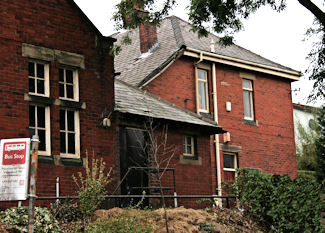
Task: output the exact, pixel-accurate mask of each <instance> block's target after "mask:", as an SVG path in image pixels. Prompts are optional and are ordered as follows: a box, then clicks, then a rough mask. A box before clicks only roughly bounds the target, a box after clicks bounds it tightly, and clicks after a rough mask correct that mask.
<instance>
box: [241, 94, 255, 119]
mask: <svg viewBox="0 0 325 233" xmlns="http://www.w3.org/2000/svg"><path fill="white" fill-rule="evenodd" d="M250 95H251V93H250V92H249V91H244V92H243V99H244V116H245V117H250V118H252V117H253V116H252V103H251V97H250Z"/></svg>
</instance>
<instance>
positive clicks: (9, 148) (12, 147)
mask: <svg viewBox="0 0 325 233" xmlns="http://www.w3.org/2000/svg"><path fill="white" fill-rule="evenodd" d="M5 150H6V151H12V150H25V144H9V145H6V146H5Z"/></svg>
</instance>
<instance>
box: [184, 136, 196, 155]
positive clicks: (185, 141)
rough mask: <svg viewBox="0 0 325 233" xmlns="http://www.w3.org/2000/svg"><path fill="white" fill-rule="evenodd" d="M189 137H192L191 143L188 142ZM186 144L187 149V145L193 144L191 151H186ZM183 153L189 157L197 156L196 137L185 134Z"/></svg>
mask: <svg viewBox="0 0 325 233" xmlns="http://www.w3.org/2000/svg"><path fill="white" fill-rule="evenodd" d="M188 138H191V144H190V145H189V144H188V143H187V139H188ZM184 146H185V149H187V146H191V153H186V152H185V151H184ZM183 155H184V156H188V157H195V148H194V137H193V136H188V135H184V136H183Z"/></svg>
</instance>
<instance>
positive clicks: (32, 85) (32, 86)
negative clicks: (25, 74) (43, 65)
mask: <svg viewBox="0 0 325 233" xmlns="http://www.w3.org/2000/svg"><path fill="white" fill-rule="evenodd" d="M28 82H29V84H28V85H29V92H33V93H35V79H33V78H29V81H28Z"/></svg>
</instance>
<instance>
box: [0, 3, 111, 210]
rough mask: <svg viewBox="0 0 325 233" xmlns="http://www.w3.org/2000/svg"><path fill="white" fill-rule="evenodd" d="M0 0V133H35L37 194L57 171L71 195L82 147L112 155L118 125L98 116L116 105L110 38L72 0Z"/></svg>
mask: <svg viewBox="0 0 325 233" xmlns="http://www.w3.org/2000/svg"><path fill="white" fill-rule="evenodd" d="M0 8H1V12H0V25H1V26H0V54H1V59H0V139H5V138H22V137H29V136H30V135H32V134H37V135H38V136H39V138H40V145H39V169H38V180H37V195H38V196H55V185H56V179H57V177H59V179H60V193H61V195H75V185H74V182H73V181H72V177H71V176H72V174H74V173H76V172H78V171H82V170H84V169H83V164H84V160H85V158H86V154H87V153H88V155H89V157H90V158H91V156H92V155H95V157H96V158H98V157H101V158H103V159H104V160H105V161H106V163H107V164H114V163H115V156H114V155H115V151H114V140H115V136H114V135H115V132H114V131H115V128H116V127H115V126H114V125H112V126H111V127H110V128H105V127H103V126H102V124H101V123H102V121H103V119H104V118H106V117H108V116H109V115H110V113H112V112H113V107H114V64H113V57H112V56H111V55H109V53H108V51H109V49H110V47H111V46H112V45H113V43H114V41H115V39H113V38H111V37H104V36H103V35H102V34H101V33H100V32H99V31H98V30H97V29H96V28H95V26H94V25H93V24H92V23H91V22H90V21H89V19H88V18H87V17H86V16H85V15H84V13H83V12H82V11H81V10H80V9H79V8H78V6H77V5H76V4H75V3H74V1H72V0H46V1H26V0H19V1H9V0H2V1H1V2H0ZM4 204H5V203H1V206H3V205H4ZM12 205H16V204H15V203H12Z"/></svg>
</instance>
